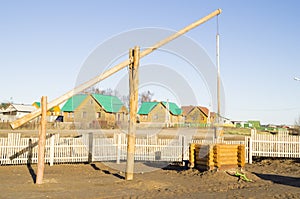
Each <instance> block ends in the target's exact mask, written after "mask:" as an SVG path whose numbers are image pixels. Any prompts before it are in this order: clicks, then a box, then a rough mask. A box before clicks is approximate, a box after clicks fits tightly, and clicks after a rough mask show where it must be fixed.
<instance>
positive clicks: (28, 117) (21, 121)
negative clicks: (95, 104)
mask: <svg viewBox="0 0 300 199" xmlns="http://www.w3.org/2000/svg"><path fill="white" fill-rule="evenodd" d="M221 12H222V10H221V9H217V10H215V11H214V12H212V13H210V14H209V15H207V16H205V17H203V18H201V19H199V20H197V21H195V22H194V23H192V24H190V25H188V26H186V27H184V28H183V29H181V30H179V31H178V32H176V33H174V34H173V35H170V36H169V37H167V38H165V39H163V40H161V41H159V42H157V43H156V44H155V45H153V46H152V47H150V48H147V49H145V50H144V51H142V52H141V53H140V58H142V57H145V56H146V55H148V54H150V53H152V52H153V51H155V50H156V49H158V48H160V47H161V46H163V45H165V44H167V43H169V42H171V41H172V40H174V39H176V38H178V37H180V36H181V35H183V34H185V33H186V32H188V31H190V30H192V29H194V28H196V27H197V26H199V25H201V24H203V23H205V22H206V21H208V20H210V19H212V18H213V17H215V16H217V15H219V14H221ZM129 64H131V61H130V60H125V61H123V62H121V63H119V64H118V65H116V66H114V67H112V68H110V69H108V70H106V71H105V72H103V73H102V74H100V75H99V76H96V77H94V78H93V79H90V80H89V81H87V82H85V83H83V84H81V85H79V86H78V87H76V88H74V89H72V90H70V91H69V92H67V93H65V94H64V95H62V96H61V97H58V98H56V99H54V100H53V101H51V102H49V103H48V105H47V108H48V110H50V109H51V108H53V107H54V106H57V105H59V104H61V103H63V102H65V101H66V100H68V99H69V98H70V97H72V96H73V95H76V94H78V93H80V92H81V91H83V90H85V89H87V88H89V87H91V86H93V85H95V84H96V83H98V82H100V81H102V80H104V79H106V78H107V77H109V76H111V75H113V74H114V73H116V72H118V71H120V70H121V69H123V68H125V67H126V66H128V65H129ZM39 115H41V109H40V108H39V109H37V110H35V111H33V112H31V113H29V114H27V115H25V116H23V117H21V118H19V119H17V120H15V121H13V122H11V123H10V126H11V128H12V129H16V128H18V127H20V126H22V125H23V124H25V123H27V122H29V121H30V120H32V119H34V118H36V117H38V116H39Z"/></svg>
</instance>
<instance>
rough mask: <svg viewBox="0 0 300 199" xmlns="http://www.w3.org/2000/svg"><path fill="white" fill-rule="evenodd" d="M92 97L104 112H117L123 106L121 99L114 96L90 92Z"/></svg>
mask: <svg viewBox="0 0 300 199" xmlns="http://www.w3.org/2000/svg"><path fill="white" fill-rule="evenodd" d="M92 96H93V98H94V99H95V100H96V101H97V102H98V103H99V104H100V105H101V106H102V107H103V108H104V110H105V111H106V112H110V113H117V112H119V111H120V109H121V108H122V106H123V103H122V101H121V100H120V99H119V98H117V97H116V96H109V95H101V94H92Z"/></svg>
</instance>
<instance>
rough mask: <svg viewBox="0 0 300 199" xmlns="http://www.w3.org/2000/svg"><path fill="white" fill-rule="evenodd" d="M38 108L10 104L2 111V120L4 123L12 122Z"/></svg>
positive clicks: (0, 115)
mask: <svg viewBox="0 0 300 199" xmlns="http://www.w3.org/2000/svg"><path fill="white" fill-rule="evenodd" d="M35 109H36V108H35V107H33V106H32V105H25V104H10V105H9V106H8V107H7V108H6V109H5V110H2V111H1V112H2V114H0V120H1V121H2V122H12V121H14V120H16V119H19V118H21V117H23V116H24V115H27V114H28V113H31V112H32V111H34V110H35Z"/></svg>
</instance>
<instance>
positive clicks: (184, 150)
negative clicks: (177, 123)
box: [181, 135, 187, 166]
mask: <svg viewBox="0 0 300 199" xmlns="http://www.w3.org/2000/svg"><path fill="white" fill-rule="evenodd" d="M185 142H186V139H185V136H184V135H181V144H182V164H183V166H185V160H186V157H185V152H186V149H187V147H186V145H185Z"/></svg>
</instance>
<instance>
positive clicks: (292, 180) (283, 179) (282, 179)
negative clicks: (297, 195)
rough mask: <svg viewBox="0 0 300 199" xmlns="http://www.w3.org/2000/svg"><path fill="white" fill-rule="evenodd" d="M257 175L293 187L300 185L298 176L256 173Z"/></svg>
mask: <svg viewBox="0 0 300 199" xmlns="http://www.w3.org/2000/svg"><path fill="white" fill-rule="evenodd" d="M253 174H255V175H256V176H258V177H259V178H261V179H263V180H270V181H272V182H274V183H277V184H283V185H288V186H293V187H300V178H297V177H289V176H283V175H277V174H262V173H255V172H253Z"/></svg>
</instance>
